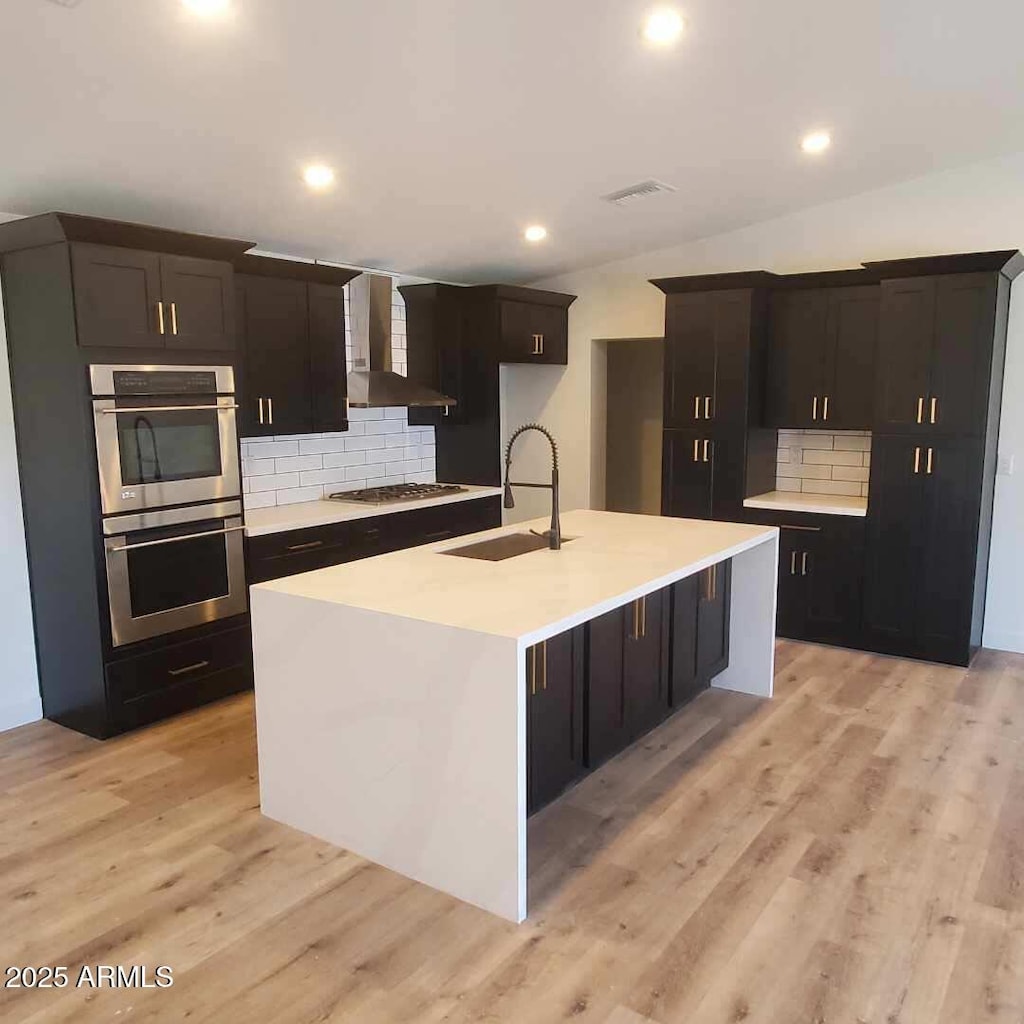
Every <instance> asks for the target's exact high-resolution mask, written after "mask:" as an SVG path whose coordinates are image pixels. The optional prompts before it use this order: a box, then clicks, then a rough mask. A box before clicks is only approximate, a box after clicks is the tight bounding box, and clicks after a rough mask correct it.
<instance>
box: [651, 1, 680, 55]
mask: <svg viewBox="0 0 1024 1024" xmlns="http://www.w3.org/2000/svg"><path fill="white" fill-rule="evenodd" d="M684 28H685V23H684V21H683V16H682V15H681V14H680V13H679V12H678V11H677V10H675V9H673V8H672V7H658V8H655V10H653V11H651V13H650V14H648V15H647V20H646V21H645V22H644V39H646V40H647V42H649V43H653V44H654V45H655V46H671V45H672V44H673V43H675V42H677V41H678V39H679V37H680V36H681V35H682V34H683V29H684Z"/></svg>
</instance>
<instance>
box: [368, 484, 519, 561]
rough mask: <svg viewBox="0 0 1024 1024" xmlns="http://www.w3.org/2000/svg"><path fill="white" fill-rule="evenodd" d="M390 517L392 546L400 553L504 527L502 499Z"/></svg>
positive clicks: (460, 502)
mask: <svg viewBox="0 0 1024 1024" xmlns="http://www.w3.org/2000/svg"><path fill="white" fill-rule="evenodd" d="M389 518H390V519H391V520H393V522H392V523H390V524H389V527H388V532H389V543H390V544H391V545H393V547H392V550H395V551H397V550H399V549H400V548H411V547H416V546H418V545H420V544H436V543H438V542H439V541H442V540H448V539H449V538H452V537H464V536H465V535H466V534H467V533H479V532H480V531H481V530H491V529H494V528H495V527H498V526H501V499H500V498H498V497H497V496H494V497H490V498H477V499H475V500H472V501H458V502H453V503H451V504H448V505H435V506H434V507H433V508H420V509H414V510H412V511H409V512H399V513H397V514H395V515H393V516H390V517H389Z"/></svg>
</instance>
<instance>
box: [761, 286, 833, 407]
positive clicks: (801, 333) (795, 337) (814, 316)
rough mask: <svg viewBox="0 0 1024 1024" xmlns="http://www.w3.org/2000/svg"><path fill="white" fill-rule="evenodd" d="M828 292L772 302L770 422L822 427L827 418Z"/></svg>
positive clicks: (788, 295)
mask: <svg viewBox="0 0 1024 1024" xmlns="http://www.w3.org/2000/svg"><path fill="white" fill-rule="evenodd" d="M828 328H829V291H828V290H827V289H823V288H819V289H808V290H800V291H781V292H775V294H774V295H772V299H771V335H770V337H771V341H770V369H769V381H768V393H767V400H768V410H767V417H768V423H769V425H770V426H773V427H820V426H821V425H822V423H823V422H824V415H825V403H824V398H825V392H826V387H825V377H826V369H825V368H826V363H827V362H828V361H829V359H828V357H827V356H826V349H827V348H828V347H829V344H830V339H829V331H828Z"/></svg>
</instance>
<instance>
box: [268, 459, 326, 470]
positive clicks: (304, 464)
mask: <svg viewBox="0 0 1024 1024" xmlns="http://www.w3.org/2000/svg"><path fill="white" fill-rule="evenodd" d="M274 462H275V463H276V464H277V471H278V473H298V472H301V471H302V470H304V469H319V468H320V466H321V465H322V464H323V456H320V455H289V456H288V457H287V458H284V459H275V460H274Z"/></svg>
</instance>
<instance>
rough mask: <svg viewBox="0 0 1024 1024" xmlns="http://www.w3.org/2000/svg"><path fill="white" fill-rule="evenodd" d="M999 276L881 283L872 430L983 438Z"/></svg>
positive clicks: (902, 279)
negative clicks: (878, 341)
mask: <svg viewBox="0 0 1024 1024" xmlns="http://www.w3.org/2000/svg"><path fill="white" fill-rule="evenodd" d="M999 280H1000V278H999V276H998V275H996V274H992V273H978V274H948V275H939V276H934V277H914V278H901V279H897V280H891V281H883V282H882V288H881V293H882V299H881V345H880V349H879V351H880V363H879V368H878V377H877V393H876V412H875V429H876V430H878V431H879V432H882V433H910V434H920V435H930V436H938V435H947V436H949V435H960V436H968V437H982V436H984V434H985V431H986V427H987V422H988V414H989V407H990V405H991V394H990V383H991V380H992V375H993V369H994V366H995V364H994V358H995V356H996V354H997V353H996V350H995V348H994V338H995V328H996V319H997V316H998V315H999V312H998V306H999V303H998V295H999ZM1004 329H1005V328H1004ZM1000 360H1001V356H1000ZM998 368H999V370H1000V374H1001V366H999V367H998Z"/></svg>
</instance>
